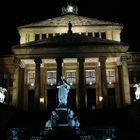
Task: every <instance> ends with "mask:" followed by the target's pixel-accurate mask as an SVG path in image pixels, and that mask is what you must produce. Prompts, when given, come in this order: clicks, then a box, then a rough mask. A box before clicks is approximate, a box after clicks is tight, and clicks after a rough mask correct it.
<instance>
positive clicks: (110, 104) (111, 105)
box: [108, 88, 116, 108]
mask: <svg viewBox="0 0 140 140" xmlns="http://www.w3.org/2000/svg"><path fill="white" fill-rule="evenodd" d="M108 107H109V108H115V107H116V101H115V88H108Z"/></svg>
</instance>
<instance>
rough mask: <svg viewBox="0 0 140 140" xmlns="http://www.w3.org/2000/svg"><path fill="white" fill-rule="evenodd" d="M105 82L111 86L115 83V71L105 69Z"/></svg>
mask: <svg viewBox="0 0 140 140" xmlns="http://www.w3.org/2000/svg"><path fill="white" fill-rule="evenodd" d="M106 76H107V82H108V83H109V84H112V83H114V82H115V69H107V71H106Z"/></svg>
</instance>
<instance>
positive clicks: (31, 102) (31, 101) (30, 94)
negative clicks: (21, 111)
mask: <svg viewBox="0 0 140 140" xmlns="http://www.w3.org/2000/svg"><path fill="white" fill-rule="evenodd" d="M34 95H35V92H34V90H28V110H33V109H34Z"/></svg>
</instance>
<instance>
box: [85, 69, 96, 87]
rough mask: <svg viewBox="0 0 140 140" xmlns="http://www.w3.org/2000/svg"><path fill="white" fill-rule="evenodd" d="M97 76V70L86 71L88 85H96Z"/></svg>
mask: <svg viewBox="0 0 140 140" xmlns="http://www.w3.org/2000/svg"><path fill="white" fill-rule="evenodd" d="M95 80H96V76H95V70H86V84H88V85H92V84H95V82H96V81H95Z"/></svg>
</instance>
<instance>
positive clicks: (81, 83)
mask: <svg viewBox="0 0 140 140" xmlns="http://www.w3.org/2000/svg"><path fill="white" fill-rule="evenodd" d="M84 61H85V59H84V58H78V62H79V76H78V77H79V80H78V84H79V85H78V87H79V99H80V109H85V82H84Z"/></svg>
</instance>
